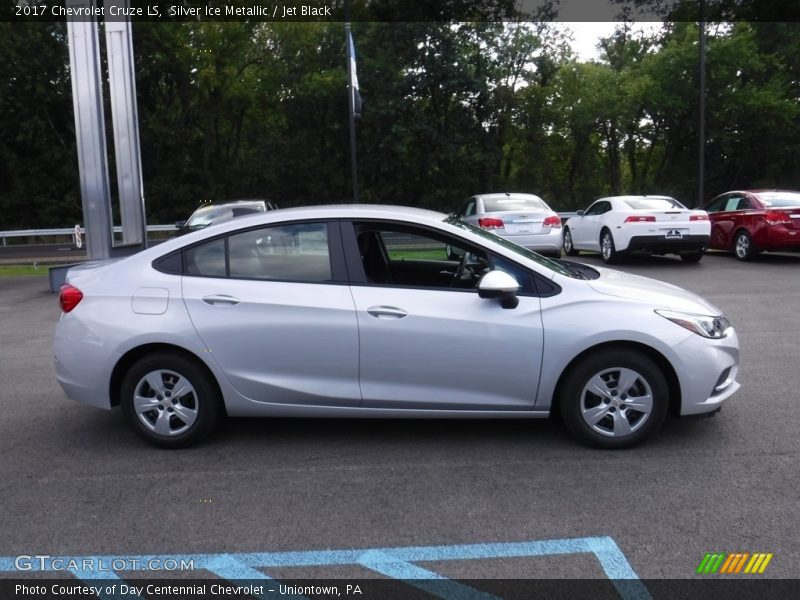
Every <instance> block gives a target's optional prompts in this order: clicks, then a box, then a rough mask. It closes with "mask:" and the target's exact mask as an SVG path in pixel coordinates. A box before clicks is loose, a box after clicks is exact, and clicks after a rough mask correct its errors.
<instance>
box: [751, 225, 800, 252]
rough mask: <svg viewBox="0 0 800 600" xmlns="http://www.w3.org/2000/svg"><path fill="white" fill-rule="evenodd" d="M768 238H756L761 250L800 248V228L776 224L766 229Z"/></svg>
mask: <svg viewBox="0 0 800 600" xmlns="http://www.w3.org/2000/svg"><path fill="white" fill-rule="evenodd" d="M766 233H767V235H766V238H765V239H763V240H761V239H756V240H754V241H755V242H756V245H757V246H758V247H759V249H761V250H788V251H790V252H796V251H798V250H800V229H790V228H787V227H783V226H774V227H770V228H769V229H767V230H766Z"/></svg>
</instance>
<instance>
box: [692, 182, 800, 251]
mask: <svg viewBox="0 0 800 600" xmlns="http://www.w3.org/2000/svg"><path fill="white" fill-rule="evenodd" d="M705 210H706V212H708V216H709V218H710V219H711V240H710V243H709V246H710V247H711V248H714V249H716V250H729V251H733V253H734V255H735V256H736V258H738V259H739V260H752V259H753V258H755V257H756V256H757V255H758V253H759V252H761V251H763V250H774V251H794V252H798V251H800V192H790V191H782V190H746V191H741V192H726V193H724V194H720V195H719V196H717V197H716V198H714V199H713V200H712V201H711V202H709V203H708V204H706V206H705Z"/></svg>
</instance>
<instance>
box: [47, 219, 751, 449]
mask: <svg viewBox="0 0 800 600" xmlns="http://www.w3.org/2000/svg"><path fill="white" fill-rule="evenodd" d="M454 249H455V250H456V251H457V252H456V256H458V258H457V259H453V258H452V256H453V254H452V251H453V250H454ZM59 300H60V304H61V308H62V311H63V314H62V316H61V319H60V321H59V323H58V325H57V327H56V332H55V348H54V349H55V352H54V355H55V369H56V374H57V377H58V381H59V382H60V384H61V386H62V387H63V389H64V390H65V391H66V393H67V395H68V396H70V397H71V398H74V399H75V400H78V401H80V402H84V403H86V404H90V405H92V406H96V407H100V408H104V409H111V408H113V407H117V406H120V407H121V408H122V411H123V413H124V414H125V416H126V418H127V420H128V421H129V423H130V425H131V426H132V427H133V429H134V430H135V431H136V432H137V433H138V434H139V435H140V436H142V437H143V438H144V439H145V440H147V441H149V442H151V443H153V444H156V445H158V446H163V447H179V446H186V445H188V444H190V443H194V442H196V441H198V440H200V439H202V438H203V437H205V436H206V435H207V434H209V433H210V432H211V431H212V430H213V429H214V427H215V425H216V424H217V423H218V422H219V420H220V419H221V418H222V417H223V416H225V415H228V416H231V417H252V416H266V417H423V418H453V417H491V418H498V417H508V418H537V417H547V416H548V415H550V413H551V412H552V411H553V410H555V409H556V408H557V409H558V411H557V412H558V413H559V414H560V415H561V417H562V418H563V420H564V422H565V423H566V425H567V427H568V428H569V429H570V431H571V432H572V433H573V434H575V436H576V437H577V438H578V439H580V440H581V441H583V442H585V443H588V444H591V445H594V446H599V447H604V448H621V447H627V446H631V445H633V444H636V443H638V442H640V441H642V440H643V439H645V438H647V437H649V436H650V435H652V434H653V433H654V432H655V431H656V430H657V429H658V428H659V426H660V425H661V423H662V421H663V420H664V418H665V417H666V415H667V413H672V414H674V415H676V416H677V415H699V414H704V413H712V412H714V411H716V410H718V409H719V408H720V406H721V405H722V403H723V402H724V401H725V400H726V399H727V398H728V397H730V396H731V395H732V394H733V393H734V392H736V390H737V389H738V388H739V383H738V382H737V381H736V377H737V373H738V358H739V348H738V341H737V337H736V334H735V332H734V330H733V328H732V327H731V325H730V324H729V323H728V321H727V320H726V318H725V317H724V316H723V315H722V312H721V311H720V310H719V309H718V308H716V307H715V306H713V305H711V304H709V303H708V302H706V301H705V300H703V299H702V298H700V297H698V296H696V295H694V294H692V293H689V292H687V291H685V290H682V289H680V288H677V287H675V286H672V285H667V284H665V283H661V282H658V281H655V280H652V279H646V278H643V277H636V276H632V275H626V274H623V273H620V272H616V271H613V270H608V269H605V268H600V269H594V268H591V267H587V266H585V265H580V264H578V263H572V262H568V261H555V260H550V259H547V258H544V257H542V256H540V255H538V254H536V253H533V252H530V251H528V250H526V249H524V248H522V247H520V246H518V245H517V244H513V243H510V242H508V241H507V240H505V239H503V238H501V237H498V236H496V235H494V234H492V233H489V232H487V231H484V230H482V229H480V228H477V227H474V226H472V225H469V224H467V223H464V222H463V221H460V220H458V219H456V218H453V217H447V216H445V215H442V214H439V213H435V212H430V211H424V210H417V209H409V208H402V207H386V206H323V207H309V208H303V209H288V210H277V211H270V212H268V213H262V214H259V215H256V216H251V217H242V218H240V219H236V220H234V221H231V222H228V223H224V224H220V225H218V226H216V227H213V228H208V229H206V230H203V231H200V232H196V233H191V234H188V235H186V236H183V237H180V238H175V239H171V240H168V241H166V242H164V243H162V244H160V245H158V246H156V247H153V248H150V249H148V250H145V251H143V252H140V253H138V254H136V255H134V256H131V257H128V258H125V259H121V260H112V261H105V262H98V263H91V264H87V265H85V266H83V267H77V268H73V269H71V270H70V272H69V274H68V279H67V283H66V284H65V285H64V286H63V287H62V289H61V293H60V295H59Z"/></svg>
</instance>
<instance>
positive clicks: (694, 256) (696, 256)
mask: <svg viewBox="0 0 800 600" xmlns="http://www.w3.org/2000/svg"><path fill="white" fill-rule="evenodd" d="M701 258H703V253H702V252H691V253H689V254H681V260H682V261H683V262H685V263H699V262H700V259H701Z"/></svg>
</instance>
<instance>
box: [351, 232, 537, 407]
mask: <svg viewBox="0 0 800 600" xmlns="http://www.w3.org/2000/svg"><path fill="white" fill-rule="evenodd" d="M353 234H354V235H355V236H357V237H358V239H359V249H360V250H361V253H362V256H361V259H362V262H363V264H364V266H365V268H364V272H365V281H364V283H362V284H359V285H353V286H352V287H351V290H352V294H353V300H354V302H355V308H356V315H357V318H358V328H359V341H360V352H359V356H360V381H361V393H362V397H363V404H362V406H365V407H376V408H415V409H449V410H476V409H484V410H486V409H491V410H527V409H531V408H532V407H533V403H534V399H535V397H536V390H537V386H538V382H539V374H540V368H541V362H542V347H543V342H544V338H543V332H542V320H541V314H540V302H539V298H538V297H536V296H534V295H532V294H531V295H525V294H524V292H523V293H521V294H520V297H519V300H520V302H519V306H517V308H515V309H504V308H502V307H501V306H500V303H499V302H498V301H496V300H488V299H482V298H480V297H479V296H478V294H477V290H476V285H477V282H478V280H479V279H480V277H481V276H482V275H483V274H484V273H485V272H486V271H488V270H489V269H491V268H493V266H494V263H493V262H492V261H493V257H491V256H490V255H488V254H487V253H486V252H484V251H482V250H481V249H480V248H476V247H474V246H468V245H465V244H464V243H463V242H462V241H461V240H459V238H456V237H447V236H443V235H441V234H437V233H435V232H431V231H430V230H427V229H425V228H418V229H414V228H412V227H409V226H405V227H403V226H397V225H395V226H393V225H392V224H390V223H385V222H384V223H369V222H363V223H356V224H355V230H354V232H353ZM376 245H377V247H376ZM448 246H451V247H452V248H455V249H456V252H455V253H452V252H451V254H450V255H451V256H452V255H457V256H459V257H460V260H448V253H447V251H446V248H447V247H448ZM381 261H383V262H384V263H385V264H382V265H381V266H380V267H378V266H377V265H378V263H379V262H381ZM519 268H520V269H522V267H519Z"/></svg>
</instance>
